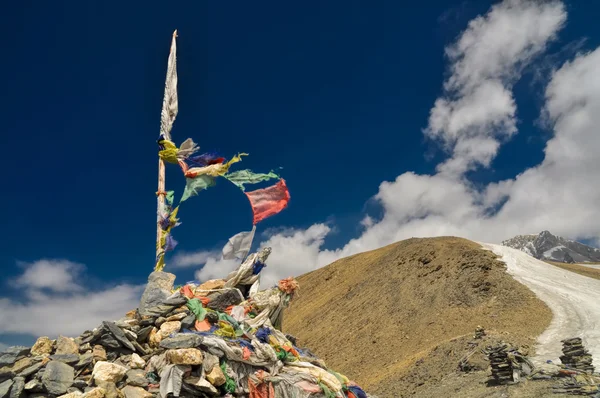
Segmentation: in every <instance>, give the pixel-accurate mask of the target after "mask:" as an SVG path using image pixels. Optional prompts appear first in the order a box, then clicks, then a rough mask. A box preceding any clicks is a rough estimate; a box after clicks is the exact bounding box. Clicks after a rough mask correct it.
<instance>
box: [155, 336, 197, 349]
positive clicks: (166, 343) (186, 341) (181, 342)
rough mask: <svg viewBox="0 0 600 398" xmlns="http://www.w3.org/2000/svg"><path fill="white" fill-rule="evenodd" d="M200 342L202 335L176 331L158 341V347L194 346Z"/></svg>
mask: <svg viewBox="0 0 600 398" xmlns="http://www.w3.org/2000/svg"><path fill="white" fill-rule="evenodd" d="M200 344H202V337H201V336H198V335H197V334H191V333H178V334H176V335H175V336H173V337H168V338H166V339H163V340H162V341H161V342H160V347H162V348H167V349H176V348H194V347H198V346H199V345H200Z"/></svg>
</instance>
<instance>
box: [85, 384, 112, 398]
mask: <svg viewBox="0 0 600 398" xmlns="http://www.w3.org/2000/svg"><path fill="white" fill-rule="evenodd" d="M105 396H106V390H105V389H104V388H102V387H95V388H92V389H91V390H89V391H87V392H86V393H84V394H83V396H82V398H103V397H105Z"/></svg>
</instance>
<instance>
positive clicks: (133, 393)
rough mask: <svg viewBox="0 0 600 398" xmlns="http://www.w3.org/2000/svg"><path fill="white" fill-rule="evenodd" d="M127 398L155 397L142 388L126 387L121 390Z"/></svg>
mask: <svg viewBox="0 0 600 398" xmlns="http://www.w3.org/2000/svg"><path fill="white" fill-rule="evenodd" d="M121 391H122V392H123V394H124V395H125V398H152V397H154V395H152V394H151V393H149V392H148V391H146V390H144V389H143V388H140V387H134V386H125V387H123V388H122V389H121Z"/></svg>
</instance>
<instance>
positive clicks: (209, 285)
mask: <svg viewBox="0 0 600 398" xmlns="http://www.w3.org/2000/svg"><path fill="white" fill-rule="evenodd" d="M224 286H225V281H224V280H223V279H211V280H209V281H206V282H204V283H203V284H201V285H200V286H198V287H197V288H196V290H195V294H196V296H201V297H206V296H208V294H209V293H210V291H209V290H213V289H222V288H223V287H224Z"/></svg>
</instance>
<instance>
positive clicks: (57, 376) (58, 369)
mask: <svg viewBox="0 0 600 398" xmlns="http://www.w3.org/2000/svg"><path fill="white" fill-rule="evenodd" d="M74 378H75V369H73V368H72V367H70V366H69V365H67V364H65V363H62V362H58V361H50V362H49V363H48V364H47V365H46V370H45V371H44V374H43V376H42V384H44V387H45V388H46V391H48V392H49V393H50V394H54V395H61V394H64V393H66V392H67V389H68V388H69V387H71V385H72V384H73V380H74Z"/></svg>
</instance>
